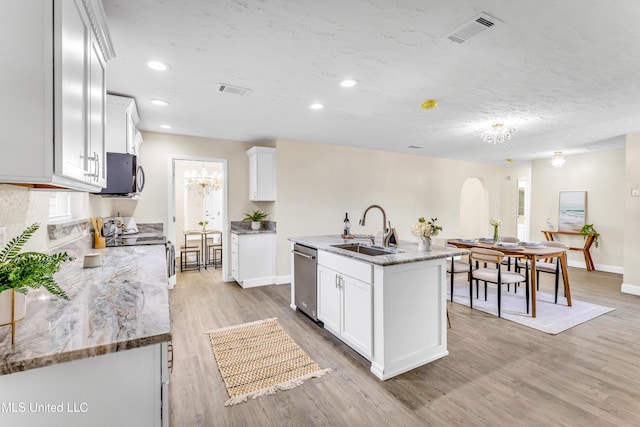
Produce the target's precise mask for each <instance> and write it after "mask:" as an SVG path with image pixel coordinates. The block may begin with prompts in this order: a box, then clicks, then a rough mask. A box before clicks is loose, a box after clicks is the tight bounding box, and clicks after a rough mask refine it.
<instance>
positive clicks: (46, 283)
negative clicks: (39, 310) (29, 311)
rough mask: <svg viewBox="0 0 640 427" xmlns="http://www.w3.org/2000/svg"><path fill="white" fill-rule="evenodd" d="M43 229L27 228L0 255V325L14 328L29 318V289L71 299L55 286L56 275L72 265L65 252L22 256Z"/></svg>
mask: <svg viewBox="0 0 640 427" xmlns="http://www.w3.org/2000/svg"><path fill="white" fill-rule="evenodd" d="M38 228H40V224H37V223H36V224H33V225H31V226H30V227H27V229H25V230H24V231H23V232H22V234H20V235H19V236H17V237H14V238H13V239H11V240H10V241H9V243H7V244H6V245H5V247H4V248H3V249H2V251H0V325H7V324H11V325H12V332H11V333H12V339H11V343H12V344H13V334H14V331H15V322H16V321H17V320H21V319H23V318H24V317H25V315H26V294H27V292H28V291H29V290H30V289H39V288H40V287H44V288H45V289H46V290H47V291H49V293H51V294H52V295H53V296H55V297H58V298H62V299H65V300H68V299H69V296H68V295H67V294H66V292H65V291H64V290H63V289H62V288H61V287H60V286H59V285H58V284H57V283H56V281H55V280H54V278H53V275H54V273H56V272H57V271H58V270H60V266H61V264H62V263H63V262H66V261H72V260H73V257H71V256H69V255H68V254H67V253H66V252H61V253H57V254H53V255H46V254H43V253H40V252H22V253H21V252H20V250H21V249H22V247H23V246H24V245H25V243H26V242H27V241H28V240H29V238H30V237H31V236H33V234H34V233H35V232H36V231H37V230H38Z"/></svg>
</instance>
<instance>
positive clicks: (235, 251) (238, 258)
mask: <svg viewBox="0 0 640 427" xmlns="http://www.w3.org/2000/svg"><path fill="white" fill-rule="evenodd" d="M231 276H232V277H233V278H234V279H235V281H236V282H238V283H239V284H240V286H242V287H243V288H251V287H254V286H262V285H270V284H273V283H275V280H276V277H275V276H276V235H275V233H247V234H238V233H231Z"/></svg>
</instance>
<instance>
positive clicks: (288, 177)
mask: <svg viewBox="0 0 640 427" xmlns="http://www.w3.org/2000/svg"><path fill="white" fill-rule="evenodd" d="M276 147H277V168H278V202H277V217H278V237H277V253H278V259H277V271H278V275H279V276H283V275H287V274H290V258H289V251H290V248H289V242H288V241H287V238H288V237H291V236H308V235H320V234H340V233H341V231H342V221H343V219H344V213H345V212H349V216H350V218H351V219H352V220H351V224H352V227H351V231H352V233H357V234H366V233H374V234H376V233H381V231H382V216H381V215H380V213H379V212H378V211H374V210H371V211H370V212H369V214H368V215H367V226H366V227H360V226H359V225H358V219H359V218H360V217H361V215H362V213H363V211H364V210H365V209H366V208H367V206H369V205H371V204H379V205H381V206H382V207H383V208H384V209H385V211H386V214H387V219H388V220H390V221H391V225H392V226H393V227H395V228H396V230H397V232H398V235H399V238H400V239H401V240H407V241H415V237H414V236H412V235H411V232H410V228H411V226H412V225H413V224H415V222H416V221H417V219H418V218H419V217H421V216H424V217H425V218H436V217H437V218H438V223H439V224H441V225H442V226H443V228H444V230H443V232H442V233H441V235H440V236H439V237H440V239H438V240H439V241H440V242H442V240H443V239H444V238H452V237H464V236H461V234H460V233H461V224H460V191H461V188H462V185H463V183H464V181H465V180H466V179H467V178H469V177H476V178H479V179H480V180H481V181H482V182H483V183H484V184H485V186H486V189H487V194H488V212H487V214H486V215H487V217H488V218H491V217H500V218H501V219H502V220H503V224H504V225H503V227H502V230H501V232H502V234H503V235H515V234H516V208H515V206H516V197H517V190H518V189H517V179H511V180H510V179H509V178H508V177H509V176H517V175H518V173H520V171H519V170H518V169H516V168H514V167H512V166H509V165H500V166H496V165H490V164H480V163H471V162H463V161H456V160H447V159H437V158H432V157H422V156H412V155H405V154H398V153H390V152H384V151H376V150H367V149H361V148H352V147H342V146H336V145H327V144H314V143H307V142H299V141H289V140H277V144H276ZM484 233H485V234H486V235H491V234H490V233H491V227H490V225H489V222H488V220H487V221H486V224H485V229H484ZM473 237H478V236H473Z"/></svg>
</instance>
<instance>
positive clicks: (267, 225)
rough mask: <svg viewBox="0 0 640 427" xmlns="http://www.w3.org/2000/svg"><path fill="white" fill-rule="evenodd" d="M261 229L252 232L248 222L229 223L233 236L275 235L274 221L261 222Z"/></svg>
mask: <svg viewBox="0 0 640 427" xmlns="http://www.w3.org/2000/svg"><path fill="white" fill-rule="evenodd" d="M261 222H262V227H261V228H260V229H259V230H252V229H251V223H250V222H242V221H231V232H232V233H235V234H261V233H275V232H276V223H275V221H261Z"/></svg>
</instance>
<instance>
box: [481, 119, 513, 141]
mask: <svg viewBox="0 0 640 427" xmlns="http://www.w3.org/2000/svg"><path fill="white" fill-rule="evenodd" d="M516 130H517V129H515V128H510V127H507V126H505V124H504V123H494V124H493V125H491V129H489V130H487V131H486V132H484V133H483V134H482V135H480V137H481V138H482V140H483V141H484V142H489V143H491V144H502V143H505V142H507V141H508V140H510V139H511V137H512V136H513V134H514V133H516Z"/></svg>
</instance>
